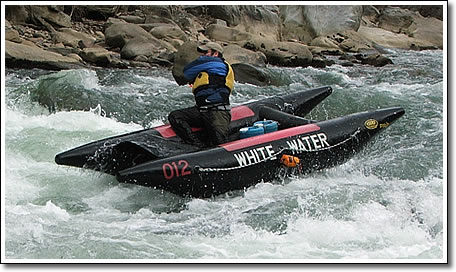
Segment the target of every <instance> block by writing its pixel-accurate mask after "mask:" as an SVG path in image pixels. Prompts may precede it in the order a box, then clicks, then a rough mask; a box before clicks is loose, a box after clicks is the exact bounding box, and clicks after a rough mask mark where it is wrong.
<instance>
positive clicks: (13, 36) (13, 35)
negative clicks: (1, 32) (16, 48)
mask: <svg viewBox="0 0 456 272" xmlns="http://www.w3.org/2000/svg"><path fill="white" fill-rule="evenodd" d="M5 40H7V41H12V42H17V43H20V42H21V41H22V39H21V37H20V36H19V33H18V32H17V31H16V30H15V29H14V28H13V27H12V26H11V24H10V22H9V21H8V20H5Z"/></svg>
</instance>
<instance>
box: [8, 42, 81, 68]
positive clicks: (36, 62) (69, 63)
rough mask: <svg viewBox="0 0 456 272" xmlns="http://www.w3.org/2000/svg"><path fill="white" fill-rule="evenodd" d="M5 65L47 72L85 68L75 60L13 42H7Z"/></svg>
mask: <svg viewBox="0 0 456 272" xmlns="http://www.w3.org/2000/svg"><path fill="white" fill-rule="evenodd" d="M5 64H6V66H7V67H21V68H27V69H31V68H41V69H47V70H62V69H75V68H82V67H83V66H82V64H81V63H80V62H78V61H77V60H75V59H73V58H69V57H65V56H62V55H60V54H57V53H54V52H49V51H46V50H43V49H41V48H38V47H34V46H28V45H24V44H21V43H14V42H11V41H5Z"/></svg>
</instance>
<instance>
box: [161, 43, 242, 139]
mask: <svg viewBox="0 0 456 272" xmlns="http://www.w3.org/2000/svg"><path fill="white" fill-rule="evenodd" d="M197 50H198V52H200V53H201V56H200V57H198V58H197V59H196V60H194V61H192V62H191V63H189V64H188V65H187V66H185V67H184V76H185V78H186V79H187V80H188V82H189V83H190V84H191V87H192V92H193V95H194V97H195V102H196V105H195V106H193V107H190V108H184V109H178V110H175V111H172V112H171V113H170V114H169V115H168V120H169V123H170V125H171V127H172V128H173V130H174V131H175V132H176V134H177V135H178V136H179V137H180V138H181V139H182V140H183V141H184V142H185V143H188V144H192V145H196V146H198V147H206V146H215V145H218V144H222V143H225V142H227V140H228V133H229V126H230V121H231V106H230V99H229V98H230V94H231V92H232V90H233V87H234V72H233V69H232V68H231V66H230V64H228V63H227V62H226V61H225V59H224V58H223V47H222V46H221V45H219V44H218V43H215V42H208V43H206V44H202V45H200V46H198V47H197ZM192 127H202V128H204V131H205V132H206V134H207V136H208V137H207V139H208V141H207V142H205V143H203V142H202V141H201V140H200V139H199V138H198V137H197V136H196V135H195V134H194V133H193V132H192V129H191V128H192Z"/></svg>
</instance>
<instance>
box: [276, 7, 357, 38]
mask: <svg viewBox="0 0 456 272" xmlns="http://www.w3.org/2000/svg"><path fill="white" fill-rule="evenodd" d="M362 12H363V8H362V6H348V5H347V6H345V5H343V6H338V5H337V6H336V5H334V6H323V5H309V6H307V5H306V6H280V16H281V18H282V21H283V24H284V29H283V33H284V38H285V39H288V38H293V35H295V37H296V38H299V40H301V41H304V42H310V41H311V40H312V39H313V38H315V37H318V36H325V35H330V34H334V33H337V32H341V31H345V30H354V31H357V30H358V28H359V26H360V23H361V17H362Z"/></svg>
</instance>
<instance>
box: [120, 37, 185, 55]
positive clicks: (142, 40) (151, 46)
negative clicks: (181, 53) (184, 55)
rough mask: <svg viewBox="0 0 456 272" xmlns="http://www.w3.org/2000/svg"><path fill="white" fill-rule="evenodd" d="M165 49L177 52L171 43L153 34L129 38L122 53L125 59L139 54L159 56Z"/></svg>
mask: <svg viewBox="0 0 456 272" xmlns="http://www.w3.org/2000/svg"><path fill="white" fill-rule="evenodd" d="M165 51H167V52H175V51H176V49H175V48H174V47H173V46H172V45H170V44H169V43H166V42H165V41H161V40H159V39H157V38H155V37H153V36H147V37H142V36H138V37H135V38H132V39H130V40H128V42H127V43H126V44H125V45H124V46H123V47H122V50H121V51H120V55H121V57H122V58H123V59H133V58H135V57H137V56H146V57H150V56H159V55H161V54H162V53H163V52H165Z"/></svg>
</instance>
